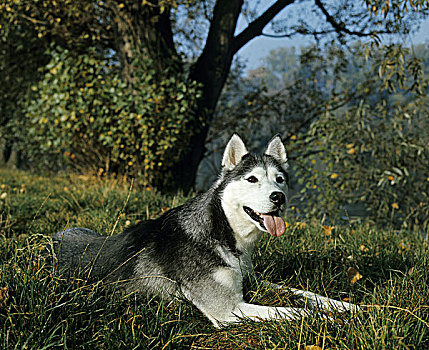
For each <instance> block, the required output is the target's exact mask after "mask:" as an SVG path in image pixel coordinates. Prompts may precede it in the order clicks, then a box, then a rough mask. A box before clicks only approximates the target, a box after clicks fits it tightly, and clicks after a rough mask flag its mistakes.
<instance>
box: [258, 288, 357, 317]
mask: <svg viewBox="0 0 429 350" xmlns="http://www.w3.org/2000/svg"><path fill="white" fill-rule="evenodd" d="M261 283H262V284H263V285H264V286H265V287H268V288H270V289H274V290H280V291H284V292H291V293H293V294H294V295H296V296H298V297H300V298H303V299H305V300H306V301H307V302H308V303H310V304H311V305H313V306H316V307H317V308H319V309H322V310H325V311H330V312H352V313H354V312H358V311H361V310H362V309H361V308H360V306H358V305H355V304H352V303H348V302H345V301H338V300H334V299H331V298H328V297H324V296H322V295H320V294H316V293H313V292H308V291H305V290H300V289H296V288H290V287H282V286H280V285H278V284H275V283H271V282H268V281H261Z"/></svg>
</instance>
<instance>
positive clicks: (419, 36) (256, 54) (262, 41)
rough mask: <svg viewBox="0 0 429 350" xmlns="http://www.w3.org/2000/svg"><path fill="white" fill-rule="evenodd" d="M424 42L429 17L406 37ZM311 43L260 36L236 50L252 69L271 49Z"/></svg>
mask: <svg viewBox="0 0 429 350" xmlns="http://www.w3.org/2000/svg"><path fill="white" fill-rule="evenodd" d="M245 26H246V23H245V22H244V21H242V22H241V23H239V30H240V31H241V30H242V29H244V28H245ZM425 42H429V19H426V20H425V21H423V22H422V23H421V25H420V29H419V31H418V32H416V33H414V34H412V35H411V36H410V37H407V38H406V43H407V44H408V45H417V44H422V43H425ZM311 43H312V40H311V38H309V37H304V36H296V37H294V38H291V39H288V38H269V37H265V36H260V37H257V38H255V39H253V40H252V41H250V42H249V43H247V45H245V46H244V47H243V48H242V49H241V50H240V51H238V56H239V57H240V58H241V59H243V60H244V61H245V62H247V65H246V67H247V69H248V70H252V69H255V68H258V67H259V66H261V65H262V62H263V59H264V58H265V57H266V56H268V54H269V52H270V51H271V50H273V49H277V48H280V47H291V46H295V47H297V48H299V47H302V46H306V45H309V44H311Z"/></svg>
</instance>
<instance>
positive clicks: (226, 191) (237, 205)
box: [220, 134, 289, 237]
mask: <svg viewBox="0 0 429 350" xmlns="http://www.w3.org/2000/svg"><path fill="white" fill-rule="evenodd" d="M286 169H287V156H286V150H285V147H284V145H283V143H282V141H281V139H280V136H278V135H277V136H274V137H273V138H272V139H271V141H270V142H269V143H268V145H267V148H266V150H265V152H264V154H263V155H262V156H255V155H252V154H250V153H249V152H248V151H247V149H246V146H245V145H244V142H243V141H242V140H241V138H240V137H239V136H238V135H237V134H234V135H233V136H232V137H231V139H230V140H229V142H228V144H227V146H226V148H225V152H224V154H223V160H222V174H221V178H220V182H221V183H222V186H223V191H222V207H223V209H224V212H225V214H226V216H227V218H228V221H229V223H230V224H231V226H232V228H233V230H234V232H236V233H237V234H239V235H240V236H243V237H244V236H247V235H249V234H251V233H252V232H255V231H257V230H261V231H265V232H269V233H270V234H271V235H272V236H280V235H281V234H283V232H284V231H285V222H284V220H283V219H282V218H281V217H280V216H281V214H282V213H283V212H284V210H285V206H286V202H287V191H288V182H289V181H288V180H289V179H288V173H287V172H286Z"/></svg>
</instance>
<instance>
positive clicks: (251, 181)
mask: <svg viewBox="0 0 429 350" xmlns="http://www.w3.org/2000/svg"><path fill="white" fill-rule="evenodd" d="M246 180H247V181H249V182H250V183H252V184H254V183H255V182H258V179H257V178H256V177H255V176H249V177H248V178H247V179H246Z"/></svg>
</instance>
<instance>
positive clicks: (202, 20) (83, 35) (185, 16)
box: [0, 0, 428, 189]
mask: <svg viewBox="0 0 429 350" xmlns="http://www.w3.org/2000/svg"><path fill="white" fill-rule="evenodd" d="M427 11H428V9H427V6H426V1H423V0H419V1H409V0H401V1H395V2H389V1H381V2H380V1H377V2H372V1H365V2H364V3H356V2H354V1H342V2H334V3H332V2H326V3H325V2H324V1H321V0H314V1H309V0H307V1H303V2H299V3H298V2H296V3H295V1H292V0H276V1H272V2H270V3H269V4H266V3H265V2H259V1H256V2H244V1H243V0H204V1H194V0H178V1H176V0H148V1H146V0H144V1H142V0H97V1H94V0H77V1H71V0H47V1H41V0H35V1H30V0H13V1H12V0H6V1H4V2H3V3H1V4H0V13H1V14H0V25H1V40H2V41H1V55H2V56H1V60H0V61H2V63H1V64H2V70H3V72H2V74H3V75H4V76H10V74H11V72H13V67H14V66H15V67H23V66H25V67H28V68H30V67H31V69H29V70H30V71H31V73H30V72H29V74H23V77H24V79H22V80H20V79H16V78H13V79H10V80H9V81H10V84H9V85H8V86H9V88H4V90H3V91H5V92H9V91H11V93H10V94H9V95H8V96H6V97H5V98H4V99H3V100H4V101H7V102H6V103H2V106H1V108H2V109H1V111H0V114H1V118H2V120H3V122H2V124H3V128H2V133H3V134H4V135H10V134H11V133H10V130H11V129H10V128H11V125H22V126H24V125H29V124H28V123H24V122H23V121H22V119H23V118H24V116H25V115H27V111H26V110H25V108H26V106H30V105H31V110H30V111H28V113H29V114H28V115H29V116H30V117H31V118H33V119H34V115H33V114H34V113H36V112H34V111H36V110H38V111H39V112H42V111H43V112H44V113H47V109H46V107H44V106H43V105H40V106H38V107H36V106H35V103H40V104H43V103H45V102H46V101H45V100H44V98H39V97H38V98H36V99H35V101H38V102H34V103H32V104H28V103H27V102H28V101H30V100H33V96H32V94H33V93H38V94H39V96H42V95H45V96H48V95H49V94H50V93H48V88H51V89H52V93H51V94H50V95H52V96H58V95H60V96H63V94H65V92H66V91H67V92H68V93H69V95H70V96H77V95H78V94H79V92H80V90H77V91H71V90H67V89H63V88H62V87H61V85H59V86H58V87H56V86H55V85H56V84H58V82H59V80H56V79H55V78H54V77H53V76H52V73H51V72H50V70H51V68H49V67H50V66H46V65H47V64H48V62H47V61H49V60H51V59H52V57H53V56H55V55H56V54H57V53H59V52H62V55H63V53H64V52H67V53H68V55H69V54H70V55H72V56H73V57H72V58H70V59H69V58H68V57H67V58H66V57H64V59H65V61H64V62H67V63H70V64H73V63H74V62H75V61H74V60H75V59H77V60H79V59H78V58H76V57H78V56H80V57H81V59H82V60H83V59H84V58H85V57H88V55H92V54H93V53H96V54H97V55H99V56H97V62H100V67H108V68H106V69H107V70H109V69H110V63H111V62H115V63H117V67H116V68H115V74H114V75H112V82H111V84H113V85H115V84H117V81H116V80H115V79H119V80H120V83H121V84H122V85H119V80H118V85H115V86H116V87H117V89H116V91H117V93H119V90H121V91H122V95H121V96H128V97H127V98H125V100H126V101H127V103H130V106H129V107H127V108H125V107H124V108H122V107H121V108H122V109H121V110H122V111H124V113H125V111H127V113H128V116H127V117H125V114H123V113H122V114H121V113H119V112H118V113H117V115H116V117H113V116H111V118H118V119H119V118H124V119H127V120H130V119H132V118H137V116H138V115H143V114H142V113H139V112H138V111H139V110H140V109H142V108H146V107H144V106H139V105H138V104H140V103H147V99H140V100H139V97H137V95H138V94H139V93H140V90H141V89H142V86H143V84H147V83H149V84H151V87H150V88H147V87H146V89H149V90H151V91H152V92H151V94H152V95H153V96H152V99H153V100H155V98H158V95H159V94H161V95H162V94H163V92H159V93H158V92H157V91H158V90H163V89H164V90H169V93H168V95H171V96H178V94H180V92H181V91H182V92H183V91H184V90H183V89H184V87H183V86H184V85H182V84H185V85H186V94H187V95H188V96H190V97H191V95H192V96H194V97H196V99H195V102H192V103H189V104H187V107H186V108H187V110H186V111H183V112H180V113H183V114H182V115H184V116H185V117H184V118H185V119H186V122H185V120H184V122H183V125H186V130H187V131H186V135H184V136H183V137H182V136H180V137H176V136H175V135H177V134H176V133H175V131H177V129H176V127H175V126H170V124H169V123H170V122H169V118H171V116H168V113H163V112H160V113H158V112H157V111H158V110H159V111H167V110H168V111H175V110H180V109H182V108H184V107H183V101H181V100H177V99H176V100H175V103H176V106H175V107H174V108H173V107H172V105H171V103H172V100H171V99H169V98H168V97H167V94H165V95H162V96H164V97H165V98H164V99H163V100H160V101H161V102H160V105H162V104H163V103H164V102H165V103H166V104H167V105H166V106H159V108H158V109H156V108H155V109H154V112H155V114H154V115H152V116H151V118H152V119H154V120H155V119H156V122H153V121H152V122H150V121H149V119H147V120H145V123H146V122H147V123H148V128H146V129H139V128H138V127H137V130H139V131H138V132H137V134H136V133H134V134H133V133H129V135H134V136H133V137H136V138H141V139H151V140H152V141H151V142H153V143H155V142H158V140H159V137H160V135H161V136H164V139H163V140H165V139H166V138H170V142H169V144H170V145H171V147H173V148H175V149H176V150H177V152H176V153H175V154H174V155H175V156H174V157H172V158H171V159H169V160H167V159H163V160H162V161H158V162H157V163H156V164H160V163H161V164H163V166H162V167H161V168H162V169H161V168H156V169H155V167H151V168H150V169H143V168H142V169H141V171H139V173H141V174H142V175H144V176H145V177H146V178H145V181H147V182H150V183H152V182H153V184H154V185H159V184H156V183H155V182H156V181H155V179H158V178H159V177H158V176H157V172H163V173H165V174H170V175H171V174H172V173H173V172H174V173H175V176H174V177H173V176H170V178H174V179H176V181H177V182H176V183H175V184H174V185H175V186H176V187H182V188H185V189H189V188H190V187H191V186H192V185H193V183H194V178H195V173H196V169H197V166H198V163H199V162H200V160H201V159H202V157H203V155H204V150H205V148H204V145H205V141H206V137H207V134H208V132H209V129H210V126H211V125H212V124H213V123H214V122H217V121H216V120H215V118H216V117H215V108H216V106H217V103H218V100H219V97H220V95H221V91H222V89H223V87H224V85H225V82H226V79H227V76H228V74H229V72H230V68H231V64H232V62H233V58H234V56H235V55H236V53H237V52H238V51H239V50H240V49H241V48H242V47H243V46H244V45H246V44H247V43H248V42H249V41H251V40H253V39H254V38H256V37H258V36H261V35H271V36H272V35H274V36H282V37H291V36H294V35H311V36H313V37H314V38H315V39H316V41H319V42H320V40H321V39H322V41H323V40H327V39H326V38H328V39H329V40H330V39H336V40H337V41H338V42H339V43H341V44H345V43H347V42H349V40H350V39H354V38H369V39H370V40H372V41H373V42H376V43H377V42H379V41H380V40H381V37H380V35H381V34H389V33H407V32H409V29H410V28H412V25H413V24H414V22H415V21H417V20H418V19H419V18H421V17H422V16H424V15H425V14H426V13H427ZM294 13H295V15H294V16H291V14H294ZM292 17H294V18H295V19H296V20H291V18H292ZM240 18H243V19H245V20H247V23H248V25H247V26H246V27H245V28H243V29H241V30H239V29H238V23H239V19H240ZM270 24H272V26H271V29H270V30H269V29H268V27H269V25H270ZM323 38H325V39H323ZM14 39H16V40H14ZM30 43H31V46H30ZM20 47H32V48H33V49H31V50H24V51H22V50H21V51H20V50H19V48H20ZM11 52H12V53H13V55H12V56H11V55H10V53H11ZM42 52H43V54H42ZM389 52H390V53H391V54H390V57H388V56H389V55H387V56H386V58H385V61H384V62H385V63H386V65H385V67H384V68H383V69H385V70H386V72H387V71H391V72H392V74H394V75H396V74H398V73H399V74H400V68H395V67H398V66H397V65H396V62H394V63H395V64H392V63H391V62H392V58H395V57H397V56H395V55H396V53H395V52H394V51H389ZM15 53H16V54H15ZM18 53H23V55H20V56H19V57H18ZM8 55H9V56H8ZM100 55H101V56H100ZM136 61H138V62H139V64H138V65H137V66H136V65H135V62H136ZM51 64H52V61H51V62H50V63H49V65H51ZM399 67H400V62H399ZM37 68H39V69H37ZM63 69H64V71H63V73H61V74H62V75H61V79H64V80H65V81H69V82H70V83H71V84H72V86H74V87H76V86H80V85H79V83H78V82H75V79H76V74H75V72H74V71H73V67H68V68H66V67H63ZM93 69H95V68H93ZM398 69H399V70H398ZM68 72H73V73H72V74H71V75H70V76H67V74H68ZM167 72H168V74H166V73H167ZM49 74H51V75H49ZM45 75H46V76H45ZM167 75H168V76H167ZM89 76H92V77H93V78H94V79H95V80H94V81H93V82H89V81H88V80H86V81H85V84H92V85H93V86H96V85H97V83H98V82H97V81H98V79H99V78H98V77H97V75H89ZM169 76H170V77H173V79H174V80H175V81H176V82H175V83H173V84H170V83H169ZM105 80H106V81H107V80H108V79H105ZM179 81H180V83H179ZM73 84H74V85H73ZM317 84H319V83H318V82H316V83H315V84H314V85H315V87H317V86H316V85H317ZM196 85H198V87H199V93H196V92H195V93H194V91H196V90H194V88H195V86H196ZM30 86H38V89H39V90H43V91H39V90H37V91H32V90H30V89H29V87H30ZM166 86H168V88H167V87H166ZM56 89H57V90H56ZM58 89H59V90H58ZM79 89H80V87H79ZM174 89H178V90H174ZM173 90H174V91H173ZM147 91H148V90H147ZM85 92H86V93H88V95H87V99H88V101H87V103H86V104H85V105H84V106H82V104H81V102H79V101H78V100H77V99H76V100H74V99H71V100H70V101H69V104H68V105H67V106H68V107H67V108H68V111H72V110H73V111H74V112H75V113H76V115H78V117H79V118H80V117H82V118H83V121H79V122H78V123H83V124H85V121H84V120H86V119H85V118H87V117H88V116H87V113H90V114H91V116H89V118H91V117H92V118H94V120H99V121H100V120H102V119H103V118H104V116H105V114H102V115H101V116H99V115H97V114H92V113H99V112H100V113H101V111H102V109H100V108H98V109H97V108H92V107H91V106H90V105H91V103H92V102H90V101H89V99H90V98H92V99H94V101H95V100H97V94H95V93H94V94H92V93H91V91H90V88H89V87H88V91H86V90H85ZM97 92H98V93H100V94H101V95H103V94H104V92H103V91H102V90H99V91H98V90H97ZM103 96H109V93H108V92H107V93H106V95H103ZM110 96H111V95H110ZM130 96H134V98H131V97H130ZM111 98H113V96H111ZM118 98H119V97H118ZM102 99H103V102H106V101H105V99H104V97H103V98H102ZM119 99H122V97H120V98H119ZM9 101H13V102H12V103H9ZM14 102H16V103H14ZM75 102H76V104H75V105H73V103H75ZM55 103H56V102H55ZM106 103H107V102H106ZM95 104H97V102H95ZM107 104H108V105H109V103H107ZM113 104H115V103H113ZM13 106H20V107H19V108H18V109H16V108H14V107H13ZM83 107H85V108H86V109H85V108H83ZM44 108H45V109H44ZM148 108H149V109H150V108H151V107H148ZM81 109H82V110H83V111H84V113H79V111H80V110H81ZM115 109H117V107H115ZM115 109H114V110H115ZM103 113H104V112H103ZM58 116H59V114H58V115H57V116H56V117H51V115H45V116H40V118H41V120H45V119H43V118H47V120H48V121H47V122H46V123H45V124H44V127H45V128H46V129H49V133H47V134H52V135H53V134H55V133H56V132H57V131H58V130H59V129H58V124H55V120H57V117H58ZM196 116H197V117H196ZM173 118H175V117H173ZM161 119H162V120H163V121H161ZM109 123H110V122H109ZM121 123H122V121H115V122H113V125H117V124H121ZM130 123H131V124H133V125H138V124H139V121H138V120H134V121H132V122H131V121H130ZM302 123H304V124H305V120H304V121H302ZM173 124H174V123H173ZM150 125H154V128H152V127H149V126H150ZM163 125H164V127H167V128H170V127H171V128H172V129H171V130H170V129H168V131H165V130H161V129H160V128H161V126H163ZM119 130H120V128H119V129H118V130H117V131H118V132H119ZM153 130H154V132H152V131H153ZM21 131H22V132H21ZM26 131H27V130H24V129H22V128H15V132H16V133H18V134H16V135H14V136H8V137H9V140H10V141H15V142H17V141H18V139H20V140H24V141H27V140H28V139H27V138H26ZM97 132H100V133H101V132H102V131H101V130H99V129H94V138H93V139H92V142H94V144H93V147H101V149H93V152H87V153H85V154H86V156H85V154H81V156H80V157H79V161H82V162H81V164H89V163H92V159H93V158H94V156H93V154H92V153H97V154H104V153H105V151H106V150H105V149H104V147H105V146H106V145H105V144H104V143H103V142H106V141H103V142H100V135H95V133H97ZM135 132H136V131H135ZM149 132H150V133H149ZM117 134H118V133H116V134H115V135H117ZM179 134H180V135H182V134H181V133H179ZM103 135H105V134H104V133H103ZM15 136H16V137H15ZM57 136H58V138H59V136H60V135H59V134H58V135H57ZM122 137H123V136H118V138H122ZM36 139H37V140H39V139H38V138H36ZM36 139H34V140H33V141H34V142H35V141H36ZM96 139H97V140H98V141H97V140H96ZM40 140H42V139H40ZM79 141H80V139H79V138H76V139H75V141H73V142H79ZM115 142H116V141H115ZM119 144H122V141H120V143H119ZM129 144H132V142H131V141H130V142H129ZM24 146H25V145H23V147H21V149H22V150H26V149H27V147H24ZM59 146H60V144H58V147H59ZM61 147H64V145H61ZM79 148H80V144H79V143H77V144H75V145H74V146H73V147H71V149H79ZM85 149H89V147H88V148H85ZM144 149H146V148H144ZM62 151H64V150H62ZM65 151H68V150H65ZM70 152H71V151H70ZM139 152H140V153H139ZM141 152H142V151H141V150H140V151H138V153H139V154H140V155H139V157H140V156H141V157H143V154H142V153H141ZM152 152H155V153H156V152H158V150H157V149H153V148H150V147H148V148H147V153H146V154H145V155H144V157H147V158H148V159H152V158H153V159H157V160H158V158H159V157H160V155H161V153H159V152H158V153H156V154H152ZM60 153H61V152H59V153H57V154H60ZM108 153H109V152H108ZM73 154H74V153H73ZM119 154H121V153H119ZM127 154H129V152H127ZM28 156H29V157H30V156H31V157H33V156H34V154H33V155H28ZM103 157H104V156H103ZM109 157H110V156H109ZM121 157H122V156H120V157H119V158H120V159H122V158H123V157H122V158H121ZM163 157H170V154H167V153H166V154H163ZM119 158H117V157H116V156H111V157H110V161H109V162H111V161H113V159H119ZM170 160H171V161H170ZM122 161H126V159H125V158H123V159H122V160H121V161H120V162H119V163H118V164H116V165H115V166H112V165H109V167H107V166H104V168H109V169H117V170H118V171H128V170H130V168H129V167H127V166H124V165H123V164H122V163H121V162H122ZM129 162H133V164H135V163H134V162H137V163H139V162H140V161H138V160H137V159H134V158H133V160H129ZM154 164H155V163H154ZM105 170H106V169H105ZM150 171H152V173H151V172H150ZM154 181H155V182H154Z"/></svg>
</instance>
